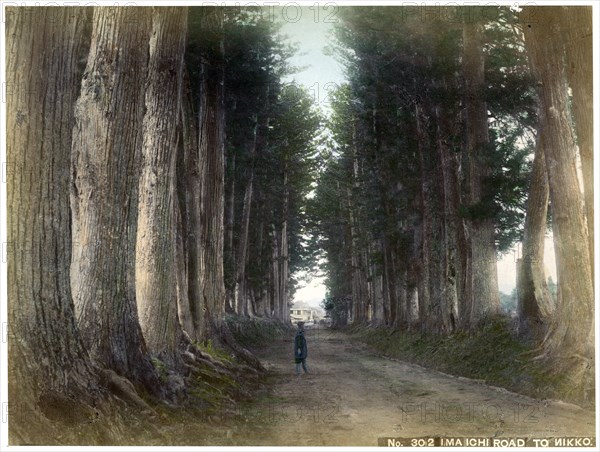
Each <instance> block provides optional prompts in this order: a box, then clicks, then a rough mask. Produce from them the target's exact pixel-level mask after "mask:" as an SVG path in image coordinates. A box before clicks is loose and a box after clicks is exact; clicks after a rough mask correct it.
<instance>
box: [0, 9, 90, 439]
mask: <svg viewBox="0 0 600 452" xmlns="http://www.w3.org/2000/svg"><path fill="white" fill-rule="evenodd" d="M5 12H6V51H7V52H6V64H7V66H6V75H7V85H6V87H7V92H6V94H7V129H6V130H7V136H6V138H7V143H6V153H7V154H6V155H7V175H8V181H7V182H8V184H7V208H8V211H7V220H8V225H7V226H8V230H7V239H8V243H9V244H10V249H9V252H8V319H9V327H10V330H9V334H8V355H9V359H8V364H9V366H8V392H9V402H10V422H9V424H8V425H9V440H10V443H11V444H39V443H40V438H39V437H38V435H44V434H45V433H46V434H50V432H51V430H45V429H44V428H43V426H42V425H43V423H48V427H49V421H48V419H44V418H42V416H41V415H40V413H42V414H43V415H46V416H48V417H50V419H51V420H52V421H55V420H57V419H56V418H54V417H52V416H51V415H52V413H46V408H47V407H48V404H47V401H48V400H54V401H55V404H54V405H53V407H54V408H58V409H60V402H59V401H60V400H61V399H62V400H64V401H65V404H64V407H69V409H70V410H71V413H63V414H64V415H65V416H67V415H72V414H73V412H72V410H73V402H70V400H77V401H78V402H79V403H86V402H90V401H91V399H92V398H93V397H95V396H96V395H97V392H96V391H97V388H96V383H95V377H94V376H93V371H92V365H91V361H90V359H89V357H88V355H87V352H86V350H85V348H84V346H83V344H82V342H81V339H80V337H79V332H78V329H77V327H76V324H75V316H74V306H73V300H72V297H71V288H70V284H69V266H70V260H71V234H70V232H71V231H70V218H69V161H70V149H71V132H72V126H73V124H74V118H73V106H74V103H75V99H76V96H77V85H78V81H79V77H80V73H79V72H78V70H77V62H78V60H79V58H80V55H79V52H80V48H81V45H82V41H83V28H84V22H85V19H86V18H85V10H84V9H81V8H39V7H38V8H35V9H26V8H23V7H21V8H13V7H8V8H6V9H5ZM67 402H70V404H69V403H67ZM13 408H16V409H15V410H13ZM75 414H76V415H77V416H82V417H85V413H83V412H81V411H79V410H77V412H76V413H75ZM32 426H35V428H32ZM54 428H55V427H52V429H54ZM48 439H49V437H48V436H46V437H44V438H43V440H45V441H48Z"/></svg>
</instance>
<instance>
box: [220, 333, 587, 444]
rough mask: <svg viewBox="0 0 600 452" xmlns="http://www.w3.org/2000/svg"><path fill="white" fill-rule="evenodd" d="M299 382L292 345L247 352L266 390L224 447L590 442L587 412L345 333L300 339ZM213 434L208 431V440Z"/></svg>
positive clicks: (242, 411)
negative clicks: (382, 350) (388, 353)
mask: <svg viewBox="0 0 600 452" xmlns="http://www.w3.org/2000/svg"><path fill="white" fill-rule="evenodd" d="M307 340H308V347H309V349H308V350H309V351H308V360H307V363H308V366H309V370H310V371H311V373H310V374H308V375H301V376H300V377H296V375H295V369H294V364H293V359H292V356H291V355H292V349H291V347H292V345H291V344H292V342H291V339H290V340H287V341H281V340H279V341H276V342H274V343H273V344H272V345H271V346H269V347H268V348H266V349H263V350H258V351H257V354H258V356H259V358H260V359H261V360H262V361H263V363H264V364H265V366H266V367H267V368H268V369H269V370H270V373H271V376H270V377H269V378H268V381H267V385H266V392H265V394H264V396H263V397H262V398H259V400H257V401H255V402H253V403H251V404H248V405H246V406H243V407H240V415H241V418H242V419H243V420H244V422H245V423H244V422H243V423H242V424H241V425H239V426H237V427H234V428H233V429H231V428H230V429H228V430H227V431H226V432H225V431H223V432H222V433H224V434H226V435H227V440H226V441H225V443H228V444H231V445H264V446H266V445H281V446H284V445H285V446H341V445H345V446H376V445H377V438H380V437H422V436H477V437H523V438H524V437H537V438H540V437H541V438H544V437H556V436H571V437H573V436H588V437H594V436H595V431H594V430H595V428H594V424H595V420H594V413H593V412H590V411H586V410H583V409H580V408H578V407H575V406H573V405H569V404H565V403H561V402H545V401H539V400H535V399H531V398H529V397H526V396H522V395H518V394H513V393H508V392H506V391H503V390H499V389H494V388H491V387H488V386H485V385H483V384H479V383H478V382H476V381H472V380H467V379H462V378H456V377H452V376H448V375H444V374H442V373H439V372H436V371H431V370H427V369H424V368H422V367H419V366H416V365H412V364H408V363H403V362H398V361H393V360H389V359H386V358H384V357H380V356H377V355H375V354H374V353H373V352H371V351H369V350H368V349H367V348H366V347H365V346H363V345H362V344H360V343H357V342H356V341H352V340H350V339H349V338H348V336H347V335H345V334H343V333H340V332H335V331H330V330H322V329H311V330H308V331H307ZM215 433H216V432H215Z"/></svg>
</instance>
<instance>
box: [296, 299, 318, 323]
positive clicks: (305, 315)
mask: <svg viewBox="0 0 600 452" xmlns="http://www.w3.org/2000/svg"><path fill="white" fill-rule="evenodd" d="M322 318H323V312H322V310H321V309H319V308H314V307H312V306H309V305H308V304H307V303H305V302H303V301H297V302H295V303H294V305H293V306H292V307H291V308H290V320H291V321H292V323H298V322H306V323H315V322H318V321H319V320H320V319H322Z"/></svg>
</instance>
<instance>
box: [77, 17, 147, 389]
mask: <svg viewBox="0 0 600 452" xmlns="http://www.w3.org/2000/svg"><path fill="white" fill-rule="evenodd" d="M150 18H151V9H150V8H123V7H121V8H112V7H106V8H95V9H94V18H93V30H92V43H91V47H90V52H89V56H88V60H87V66H86V68H85V72H84V74H83V80H82V83H81V93H80V96H79V99H78V100H77V103H76V105H75V126H74V128H73V143H72V154H71V170H72V186H71V209H72V224H73V231H72V236H73V260H72V265H71V288H72V291H73V300H74V303H75V308H76V312H77V318H78V323H79V327H80V329H81V332H82V337H83V340H84V343H85V344H86V346H87V348H88V349H89V351H90V353H91V355H92V357H93V358H95V359H96V360H97V361H98V362H100V363H101V364H102V365H103V366H105V367H108V368H110V369H113V370H114V371H116V372H117V373H118V374H120V375H122V376H125V377H127V378H129V379H131V380H132V381H135V382H138V383H143V384H145V385H146V386H147V387H148V388H149V389H151V390H155V389H156V388H157V387H158V378H157V375H156V372H155V370H154V368H153V366H152V364H151V362H150V360H149V358H148V353H147V347H146V343H145V341H144V338H143V336H142V332H141V329H140V326H139V321H138V314H137V308H136V300H135V285H134V279H135V278H134V273H135V239H136V222H137V184H138V175H139V157H140V150H141V144H142V120H143V117H144V86H145V81H146V80H145V77H146V71H147V55H148V39H149V36H150ZM132 68H135V70H132Z"/></svg>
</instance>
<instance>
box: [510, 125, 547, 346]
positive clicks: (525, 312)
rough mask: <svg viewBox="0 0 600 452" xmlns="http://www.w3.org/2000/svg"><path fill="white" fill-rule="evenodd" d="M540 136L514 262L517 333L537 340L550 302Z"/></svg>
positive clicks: (543, 168)
mask: <svg viewBox="0 0 600 452" xmlns="http://www.w3.org/2000/svg"><path fill="white" fill-rule="evenodd" d="M543 135H544V133H543V130H542V129H541V128H540V129H539V130H538V133H537V142H536V146H535V156H534V159H533V170H532V171H531V178H530V186H529V195H528V197H527V214H526V216H525V226H524V235H523V257H522V259H520V260H519V261H518V262H517V293H518V300H517V314H518V316H519V330H520V331H522V332H523V333H525V334H531V335H533V337H536V338H539V339H541V338H542V337H543V334H544V333H545V327H544V323H545V322H546V321H547V320H549V319H550V314H551V313H552V310H553V302H552V299H551V296H550V293H549V292H548V287H547V284H546V276H545V274H544V237H545V232H546V220H547V214H548V196H549V189H548V177H547V174H546V162H545V158H544V144H543V140H544V136H543Z"/></svg>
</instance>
